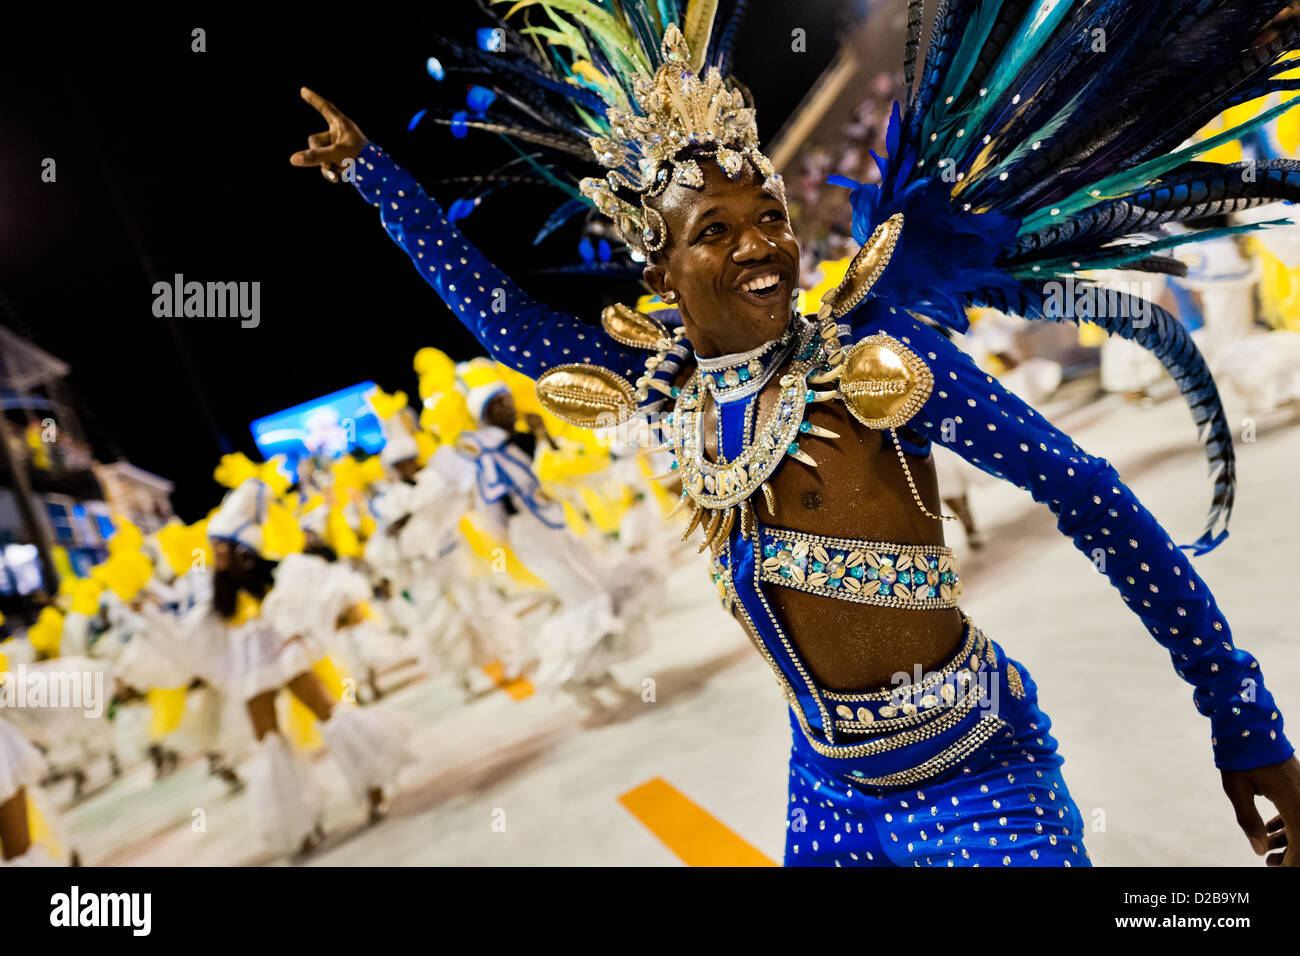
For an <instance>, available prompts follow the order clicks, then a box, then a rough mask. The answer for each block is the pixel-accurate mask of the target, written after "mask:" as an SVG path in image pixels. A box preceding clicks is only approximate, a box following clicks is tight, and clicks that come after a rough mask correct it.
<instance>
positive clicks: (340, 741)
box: [188, 478, 409, 852]
mask: <svg viewBox="0 0 1300 956" xmlns="http://www.w3.org/2000/svg"><path fill="white" fill-rule="evenodd" d="M270 494H271V491H270V488H269V487H268V486H267V485H266V484H265V483H264V482H262V481H260V480H259V479H256V478H250V479H247V480H246V481H244V482H243V483H242V484H241V485H239V487H237V488H236V489H235V490H234V491H232V492H231V493H230V494H229V495H228V496H227V498H226V500H225V502H223V504H222V506H221V508H220V509H219V510H218V511H217V513H216V514H215V515H214V516H213V517H212V519H211V520H210V521H209V523H208V536H209V537H210V538H211V539H212V541H213V545H214V548H215V549H217V568H218V570H217V574H218V575H222V574H228V575H231V576H232V578H231V579H232V580H235V581H236V582H237V583H238V584H239V587H240V591H239V592H238V595H237V597H238V601H239V604H240V607H239V608H238V610H236V611H235V613H233V614H232V615H230V616H228V617H223V616H222V615H221V614H220V613H218V610H217V608H218V606H219V605H220V601H221V598H220V595H218V594H217V592H216V591H215V590H214V592H213V602H212V603H211V604H209V605H206V606H205V605H203V604H198V605H196V606H195V608H194V609H193V610H192V611H191V612H190V614H189V615H188V618H189V620H190V621H191V625H192V626H193V627H194V628H195V629H196V630H197V631H206V632H208V636H206V637H203V636H200V638H199V642H200V643H201V644H212V643H214V637H213V635H215V636H216V637H215V640H219V639H220V638H221V637H222V636H224V638H225V641H226V653H225V657H224V664H223V667H222V671H223V674H222V682H223V685H224V687H225V689H226V690H227V692H229V693H232V694H237V695H239V696H240V698H241V699H244V700H246V701H248V709H249V714H250V717H251V718H252V720H253V724H254V732H255V735H256V736H257V737H258V738H259V739H258V742H257V744H256V747H255V752H254V755H253V758H252V760H251V761H250V763H249V767H248V777H249V791H250V796H251V798H252V800H253V806H254V811H255V813H256V815H257V817H258V821H259V823H260V825H261V829H262V834H263V837H264V839H265V840H266V842H267V843H268V844H269V845H270V847H271V848H272V849H273V850H275V851H277V852H285V851H289V850H292V849H295V848H298V847H301V848H302V849H304V850H306V849H310V848H311V847H312V846H314V845H315V843H316V842H318V841H319V839H320V838H321V837H322V835H323V834H322V831H321V829H320V825H319V818H320V812H321V796H320V792H319V790H318V789H317V786H316V782H315V780H314V779H313V777H312V774H311V772H310V770H309V768H308V767H307V765H306V763H305V762H304V761H303V759H302V758H301V757H300V756H299V755H298V754H296V753H295V752H294V751H293V748H292V747H291V746H290V744H289V742H288V741H287V740H286V739H285V737H284V736H283V734H281V733H280V731H279V729H278V727H277V726H276V720H275V695H276V693H277V692H278V691H279V690H280V689H281V688H284V687H289V688H290V689H291V690H292V692H293V693H294V695H295V696H297V697H298V698H299V699H300V700H302V701H303V703H304V704H306V705H307V706H308V707H309V708H310V709H311V710H312V711H313V713H314V714H315V715H316V716H317V718H318V719H320V720H321V731H322V734H323V735H324V738H325V742H326V745H327V747H328V749H329V751H330V754H331V756H333V757H334V759H335V761H336V762H337V763H338V765H339V767H340V769H341V770H342V771H343V775H344V777H345V778H346V779H347V781H348V783H349V785H350V786H351V787H352V789H353V790H354V792H355V793H356V794H357V796H358V797H360V798H362V799H369V800H370V812H371V819H372V820H375V819H378V818H379V817H380V816H382V814H383V813H384V812H386V807H385V806H384V798H383V791H384V789H385V788H388V787H391V786H392V785H393V784H394V782H395V780H396V777H397V773H398V771H399V770H400V768H401V767H402V765H403V764H404V763H405V762H406V761H407V760H408V759H409V755H408V753H407V751H406V747H405V739H406V728H405V726H404V725H403V722H402V721H401V720H400V718H398V716H397V715H396V714H394V713H392V712H390V711H386V710H383V709H381V708H366V709H364V710H362V709H360V708H357V707H355V706H350V705H342V704H336V703H335V702H334V701H333V700H332V699H331V698H330V697H329V694H328V692H327V691H326V690H325V688H324V685H323V684H322V683H321V682H320V679H319V678H318V677H316V675H315V674H314V673H312V672H311V670H310V668H311V665H312V663H313V662H314V661H315V660H317V659H319V658H320V657H322V656H324V647H323V644H322V642H321V638H320V627H321V623H320V622H321V620H322V618H323V616H325V615H328V614H329V611H328V610H325V611H318V612H317V613H316V614H314V615H311V617H310V618H309V619H307V620H304V619H302V618H295V617H294V616H293V610H292V609H294V608H298V609H301V608H302V606H303V601H302V590H301V588H302V579H301V575H302V574H303V573H304V572H305V571H306V567H307V566H306V565H305V564H303V562H297V561H295V562H293V564H291V566H290V570H289V571H288V572H287V575H286V577H287V578H288V579H289V591H290V592H291V593H289V594H286V595H281V596H280V597H279V598H276V597H274V588H272V589H271V590H270V592H269V593H268V594H267V596H266V599H265V602H264V605H266V604H269V609H266V610H265V613H260V612H261V610H262V609H258V608H256V607H255V605H256V603H257V602H256V599H255V596H254V595H253V593H252V592H250V591H249V590H247V588H250V587H251V588H253V590H254V591H256V590H258V589H259V587H258V582H257V581H256V574H257V572H256V571H253V572H249V571H248V570H247V569H248V567H249V565H250V564H253V563H254V562H255V559H254V558H253V556H256V555H258V554H259V553H260V551H261V546H262V531H261V524H262V522H263V521H264V520H265V518H266V507H267V504H268V501H269V496H270ZM295 565H297V566H298V567H296V568H295V567H294V566H295ZM214 583H217V584H220V583H221V582H220V581H219V580H215V579H214ZM319 597H320V599H321V600H322V602H323V603H325V604H327V605H329V606H330V607H333V606H335V603H336V600H335V598H334V596H332V595H329V594H326V593H321V594H320V595H319Z"/></svg>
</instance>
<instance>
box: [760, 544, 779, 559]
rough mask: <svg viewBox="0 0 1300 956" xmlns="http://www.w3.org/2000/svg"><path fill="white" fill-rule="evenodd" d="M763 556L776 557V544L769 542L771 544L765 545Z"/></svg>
mask: <svg viewBox="0 0 1300 956" xmlns="http://www.w3.org/2000/svg"><path fill="white" fill-rule="evenodd" d="M763 557H765V558H775V557H776V545H774V544H769V545H767V546H765V547H764V548H763Z"/></svg>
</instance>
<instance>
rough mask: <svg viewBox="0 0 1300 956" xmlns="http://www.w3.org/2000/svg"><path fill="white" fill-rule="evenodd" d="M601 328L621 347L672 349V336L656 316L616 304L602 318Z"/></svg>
mask: <svg viewBox="0 0 1300 956" xmlns="http://www.w3.org/2000/svg"><path fill="white" fill-rule="evenodd" d="M600 324H601V327H602V328H603V329H604V330H605V332H606V333H607V334H608V335H609V337H610V338H611V339H613V340H614V341H615V342H618V343H619V344H620V345H626V346H628V347H629V348H634V349H646V350H648V351H651V352H659V351H662V350H663V349H666V348H671V347H672V336H671V335H669V333H668V329H667V328H666V327H665V326H664V324H663V323H662V322H660V321H659V320H658V319H656V318H655V317H654V316H651V315H646V314H645V313H644V312H638V311H637V310H636V309H633V308H631V307H629V306H626V305H623V304H622V303H621V302H616V303H614V304H613V305H611V306H610V307H609V308H607V309H606V310H605V311H604V312H602V313H601V316H600Z"/></svg>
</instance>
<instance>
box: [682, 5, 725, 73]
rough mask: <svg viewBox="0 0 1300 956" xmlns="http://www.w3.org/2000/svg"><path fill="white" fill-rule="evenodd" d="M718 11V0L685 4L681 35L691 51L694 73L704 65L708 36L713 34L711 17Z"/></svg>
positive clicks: (707, 48)
mask: <svg viewBox="0 0 1300 956" xmlns="http://www.w3.org/2000/svg"><path fill="white" fill-rule="evenodd" d="M717 12H718V0H691V2H690V3H688V4H687V5H686V17H685V19H684V20H683V22H682V36H684V37H685V38H686V45H687V46H688V47H689V48H690V51H691V69H692V70H694V71H695V72H696V73H698V72H700V70H701V68H703V66H704V57H705V56H706V55H707V54H708V52H709V37H710V36H712V35H713V18H714V16H715V15H716V14H717Z"/></svg>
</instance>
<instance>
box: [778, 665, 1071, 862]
mask: <svg viewBox="0 0 1300 956" xmlns="http://www.w3.org/2000/svg"><path fill="white" fill-rule="evenodd" d="M989 643H992V642H989ZM993 647H994V651H995V652H996V654H997V656H998V664H997V666H996V667H995V668H986V669H985V670H984V672H983V673H984V674H985V676H986V677H987V678H988V679H989V680H990V681H991V682H992V685H993V686H992V689H994V690H995V691H996V693H994V694H992V695H986V697H987V696H992V697H994V698H996V708H995V710H994V709H992V708H990V709H988V710H986V711H985V714H984V716H985V717H987V716H989V715H990V714H994V715H995V717H996V719H994V720H990V721H989V722H988V723H987V724H986V726H991V727H992V726H995V727H996V728H997V729H996V730H995V731H994V732H993V733H992V735H991V736H990V737H988V739H986V740H984V741H983V742H981V743H980V744H979V746H978V747H976V748H975V749H974V750H973V752H970V753H968V754H965V755H964V756H961V757H960V759H957V760H956V762H955V763H951V765H949V766H947V768H946V769H943V770H942V771H941V772H939V773H937V774H936V775H934V776H933V777H930V778H927V779H919V780H917V781H915V782H913V783H910V784H909V785H906V786H902V785H899V786H888V785H886V786H881V785H878V782H879V781H880V780H883V779H886V778H883V777H879V776H877V773H878V771H879V770H880V769H881V766H880V762H879V761H878V760H876V761H874V763H873V760H872V759H871V758H868V759H865V760H854V759H845V758H843V757H838V756H836V757H829V756H826V755H824V754H823V753H819V752H818V750H817V749H816V748H814V747H813V746H812V744H811V743H810V742H809V740H808V738H807V736H806V734H805V733H804V731H803V730H802V729H801V727H800V726H799V723H798V721H797V720H796V719H795V716H794V714H793V712H792V713H791V725H792V728H793V732H794V745H793V748H792V750H791V754H790V803H789V812H788V814H787V822H786V825H787V834H786V847H785V865H786V866H1090V865H1091V864H1090V862H1089V859H1088V853H1087V850H1086V849H1085V848H1084V845H1083V830H1084V823H1083V818H1082V816H1081V815H1080V813H1079V810H1078V808H1077V807H1076V806H1075V804H1074V801H1073V800H1072V799H1071V797H1070V792H1069V790H1068V789H1067V788H1066V786H1065V781H1064V780H1063V779H1062V778H1061V763H1062V758H1061V756H1060V755H1059V754H1058V753H1057V744H1056V740H1055V738H1054V737H1052V735H1051V733H1050V729H1051V720H1050V719H1049V718H1048V716H1047V715H1046V714H1045V713H1043V711H1042V710H1041V709H1039V707H1038V694H1037V688H1036V686H1035V685H1034V682H1033V680H1032V678H1031V677H1030V676H1029V672H1028V671H1027V670H1026V669H1025V668H1024V666H1023V665H1021V664H1019V663H1017V662H1015V661H1011V660H1008V659H1006V658H1004V657H1003V656H1002V654H1001V649H1000V648H998V647H997V645H995V644H994V645H993ZM1008 665H1009V666H1008ZM970 726H974V718H972V721H971V723H970ZM961 730H962V728H958V731H959V732H960V731H961ZM874 739H877V740H878V739H880V738H878V737H877V738H874ZM966 739H967V740H968V741H969V740H970V739H971V738H970V737H969V736H967V737H966ZM953 740H954V734H948V735H939V736H937V737H935V738H933V741H921V742H919V743H918V744H915V745H912V746H909V747H907V748H903V749H904V750H905V751H906V752H907V756H906V760H905V764H906V765H907V766H909V767H915V766H918V765H921V766H924V765H925V762H926V761H936V760H937V762H938V763H939V764H940V765H942V764H944V763H945V762H946V761H947V760H948V759H949V758H951V757H952V755H953V754H954V753H960V752H961V750H960V749H958V750H954V749H953ZM963 749H964V748H963ZM899 766H900V765H899V764H898V762H897V759H896V758H895V762H894V765H893V767H891V768H890V769H897V768H898V767H899ZM862 767H866V768H867V771H866V772H864V771H863V770H862V769H860V768H862ZM864 778H866V779H867V780H869V781H872V782H863V779H864Z"/></svg>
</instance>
